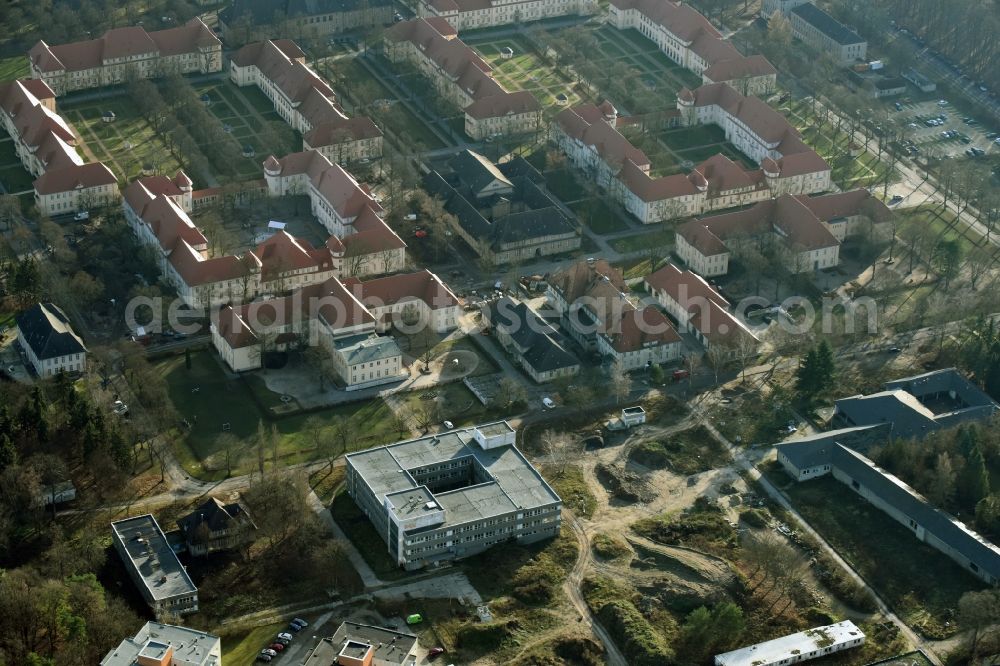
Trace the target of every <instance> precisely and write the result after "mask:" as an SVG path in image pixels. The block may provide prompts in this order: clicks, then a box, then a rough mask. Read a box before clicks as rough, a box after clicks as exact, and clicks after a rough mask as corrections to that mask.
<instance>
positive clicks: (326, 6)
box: [219, 0, 393, 44]
mask: <svg viewBox="0 0 1000 666" xmlns="http://www.w3.org/2000/svg"><path fill="white" fill-rule="evenodd" d="M392 14H393V6H392V2H391V0H234V2H232V3H231V4H229V5H227V6H226V7H224V8H223V9H222V10H220V11H219V30H220V31H221V34H222V37H223V39H225V40H226V42H233V43H236V44H243V43H246V42H249V41H253V40H257V39H267V38H269V37H274V36H275V35H280V34H285V35H288V34H294V35H299V36H301V37H303V38H306V39H321V38H323V37H325V36H327V35H334V34H340V33H344V32H349V31H353V30H365V29H368V28H375V27H378V26H383V25H388V24H389V23H391V22H392Z"/></svg>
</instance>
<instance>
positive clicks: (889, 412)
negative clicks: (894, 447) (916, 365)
mask: <svg viewBox="0 0 1000 666" xmlns="http://www.w3.org/2000/svg"><path fill="white" fill-rule="evenodd" d="M998 410H1000V405H997V403H996V402H994V401H993V400H992V399H991V398H990V397H989V396H988V395H986V394H985V393H984V392H983V391H981V390H980V389H978V388H977V387H976V386H975V385H973V384H972V382H970V381H969V380H968V379H966V378H965V377H964V376H962V374H961V373H960V372H958V371H957V370H956V369H955V368H945V369H943V370H934V371H932V372H925V373H923V374H920V375H914V376H912V377H904V378H903V379H897V380H896V381H892V382H888V383H886V385H885V390H884V391H880V392H878V393H872V394H871V395H856V396H852V397H850V398H842V399H840V400H838V401H837V403H836V409H835V410H834V416H833V421H834V423H835V424H838V425H844V426H860V425H875V424H880V423H888V424H890V430H891V435H892V436H893V437H923V436H924V435H926V434H927V433H929V432H932V431H934V430H936V429H938V428H948V427H951V426H955V425H958V424H960V423H964V422H968V421H975V420H981V419H985V418H988V417H990V416H992V415H993V414H995V413H996V412H997V411H998Z"/></svg>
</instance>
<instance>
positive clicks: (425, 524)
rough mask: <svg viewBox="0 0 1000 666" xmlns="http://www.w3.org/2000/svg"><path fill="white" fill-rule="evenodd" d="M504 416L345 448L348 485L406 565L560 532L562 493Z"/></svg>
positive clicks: (394, 554)
mask: <svg viewBox="0 0 1000 666" xmlns="http://www.w3.org/2000/svg"><path fill="white" fill-rule="evenodd" d="M514 439H515V432H514V429H513V428H511V427H510V425H509V424H507V422H506V421H498V422H496V423H490V424H486V425H479V426H475V427H468V428H459V429H456V430H451V431H449V432H444V433H438V434H435V435H428V436H426V437H421V438H418V439H413V440H409V441H405V442H399V443H396V444H390V445H387V446H380V447H378V448H374V449H368V450H367V451H361V452H359V453H354V454H351V455H349V456H347V491H348V493H349V494H350V495H351V497H352V498H354V501H355V502H356V503H357V505H358V507H359V508H360V509H361V510H362V511H363V512H364V514H365V515H366V516H368V519H369V520H371V522H372V524H373V525H374V526H375V530H376V531H377V532H378V533H379V534H380V535H381V536H382V538H383V539H384V540H385V542H386V547H387V549H388V551H389V553H390V554H391V555H392V557H394V558H395V560H396V563H397V564H398V565H399V566H400V567H403V568H405V569H407V570H413V569H420V568H423V567H427V566H431V565H434V564H436V563H438V562H442V561H449V560H455V559H459V558H462V557H468V556H470V555H475V554H476V553H480V552H482V551H484V550H486V549H487V548H489V547H490V546H493V545H495V544H498V543H501V542H504V541H517V542H518V543H531V542H533V541H539V540H541V539H545V538H548V537H553V536H555V535H556V534H558V533H559V526H560V511H561V507H562V500H560V499H559V496H558V495H557V494H556V493H555V491H554V490H552V488H551V487H550V486H549V484H548V483H546V482H545V479H543V478H542V476H541V475H540V474H539V473H538V471H537V470H536V469H535V468H534V467H533V466H532V465H531V463H529V462H528V460H527V459H526V458H525V457H524V455H523V454H522V453H521V452H520V451H518V450H517V447H515V446H514Z"/></svg>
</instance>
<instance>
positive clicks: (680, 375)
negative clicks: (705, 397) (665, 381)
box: [673, 370, 691, 382]
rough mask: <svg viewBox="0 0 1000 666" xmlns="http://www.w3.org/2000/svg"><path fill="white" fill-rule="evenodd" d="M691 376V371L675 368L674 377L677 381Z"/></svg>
mask: <svg viewBox="0 0 1000 666" xmlns="http://www.w3.org/2000/svg"><path fill="white" fill-rule="evenodd" d="M690 376H691V373H690V372H689V371H687V370H674V374H673V378H674V381H675V382H679V381H680V380H682V379H687V378H688V377H690Z"/></svg>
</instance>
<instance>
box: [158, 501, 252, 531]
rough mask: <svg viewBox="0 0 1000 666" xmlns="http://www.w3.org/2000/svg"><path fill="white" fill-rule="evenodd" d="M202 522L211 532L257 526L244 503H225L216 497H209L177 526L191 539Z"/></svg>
mask: <svg viewBox="0 0 1000 666" xmlns="http://www.w3.org/2000/svg"><path fill="white" fill-rule="evenodd" d="M202 524H205V525H207V526H208V529H209V530H210V531H211V532H221V531H222V530H234V529H242V528H244V527H249V528H251V529H256V527H257V526H256V525H254V522H253V519H251V518H250V514H248V513H247V510H246V508H245V507H244V506H243V505H242V504H240V503H239V502H233V503H232V504H224V503H222V502H221V501H220V500H219V499H217V498H215V497H209V498H208V499H207V500H206V501H205V502H203V503H202V504H201V505H199V506H198V507H197V508H196V509H195V510H194V511H192V512H191V513H189V514H187V515H186V516H184V517H182V518H180V519H178V520H177V526H178V527H179V528H180V529H181V532H182V533H183V534H184V536H185V537H186V538H187V539H188V540H189V541H190V539H191V537H192V536H193V535H194V533H195V532H194V531H195V530H196V529H197V528H198V527H199V526H200V525H202Z"/></svg>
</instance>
